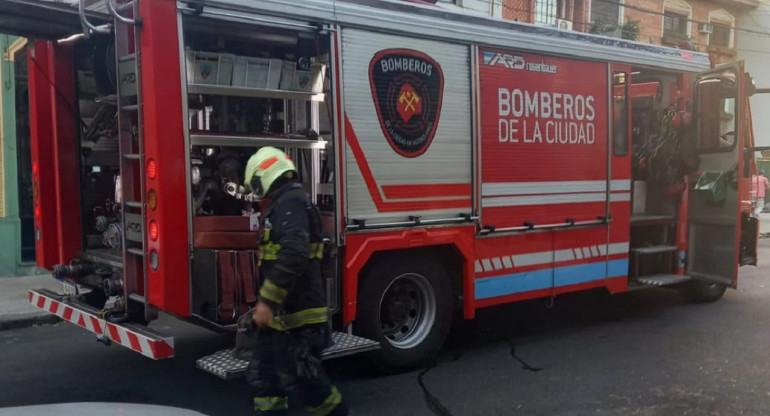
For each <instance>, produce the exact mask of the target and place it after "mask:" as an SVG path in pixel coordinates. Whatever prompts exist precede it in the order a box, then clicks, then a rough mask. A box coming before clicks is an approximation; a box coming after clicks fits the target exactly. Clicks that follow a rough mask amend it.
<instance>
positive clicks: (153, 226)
mask: <svg viewBox="0 0 770 416" xmlns="http://www.w3.org/2000/svg"><path fill="white" fill-rule="evenodd" d="M157 239H158V223H157V222H156V221H155V220H150V240H152V241H155V240H157Z"/></svg>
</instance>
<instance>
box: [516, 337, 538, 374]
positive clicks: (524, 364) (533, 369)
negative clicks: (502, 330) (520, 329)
mask: <svg viewBox="0 0 770 416" xmlns="http://www.w3.org/2000/svg"><path fill="white" fill-rule="evenodd" d="M507 341H508V344H509V345H510V346H511V357H513V359H514V360H516V361H518V362H519V363H521V368H523V369H524V370H527V371H531V372H533V373H537V372H538V371H542V370H543V368H542V367H533V366H531V365H529V364H528V363H527V362H526V361H524V360H522V359H521V358H519V356H518V355H516V344H514V343H513V341H511V340H507Z"/></svg>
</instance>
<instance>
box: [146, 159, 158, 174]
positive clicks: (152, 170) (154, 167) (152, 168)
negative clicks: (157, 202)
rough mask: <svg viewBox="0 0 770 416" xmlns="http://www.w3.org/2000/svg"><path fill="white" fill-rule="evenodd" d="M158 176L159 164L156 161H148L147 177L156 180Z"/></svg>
mask: <svg viewBox="0 0 770 416" xmlns="http://www.w3.org/2000/svg"><path fill="white" fill-rule="evenodd" d="M157 175H158V164H157V163H155V160H153V159H150V160H148V161H147V177H148V178H150V179H155V177H156V176H157Z"/></svg>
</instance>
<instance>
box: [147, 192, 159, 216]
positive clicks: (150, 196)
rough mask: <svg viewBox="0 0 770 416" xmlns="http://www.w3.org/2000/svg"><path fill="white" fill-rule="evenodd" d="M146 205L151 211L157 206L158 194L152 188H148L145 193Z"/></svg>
mask: <svg viewBox="0 0 770 416" xmlns="http://www.w3.org/2000/svg"><path fill="white" fill-rule="evenodd" d="M147 205H149V206H150V209H151V210H153V211H155V208H157V207H158V194H156V193H155V190H154V189H150V192H148V193H147Z"/></svg>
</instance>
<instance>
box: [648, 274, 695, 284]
mask: <svg viewBox="0 0 770 416" xmlns="http://www.w3.org/2000/svg"><path fill="white" fill-rule="evenodd" d="M636 280H637V281H638V282H639V283H641V284H645V285H650V286H669V285H675V284H677V283H684V282H687V281H689V280H692V277H690V276H687V275H681V274H656V275H652V276H643V277H640V278H638V279H636Z"/></svg>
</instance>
